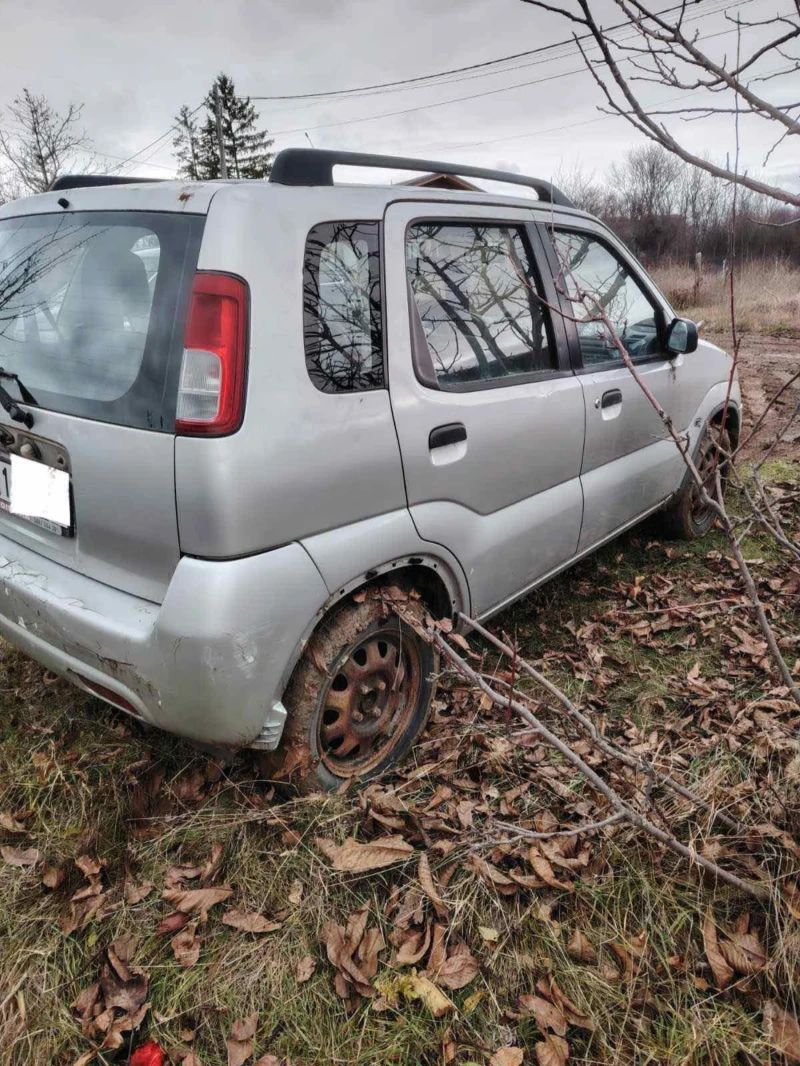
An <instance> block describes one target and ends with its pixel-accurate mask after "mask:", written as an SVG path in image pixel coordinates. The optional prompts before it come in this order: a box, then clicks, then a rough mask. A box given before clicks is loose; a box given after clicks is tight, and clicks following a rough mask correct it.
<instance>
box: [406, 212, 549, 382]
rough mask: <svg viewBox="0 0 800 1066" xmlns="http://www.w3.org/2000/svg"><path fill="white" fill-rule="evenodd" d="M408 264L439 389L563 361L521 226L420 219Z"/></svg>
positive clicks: (411, 236)
mask: <svg viewBox="0 0 800 1066" xmlns="http://www.w3.org/2000/svg"><path fill="white" fill-rule="evenodd" d="M406 268H407V272H408V281H409V285H410V287H411V292H412V294H413V299H414V306H415V309H416V312H417V314H418V316H419V321H420V323H421V325H422V330H423V332H424V335H425V339H426V341H427V346H428V351H429V352H430V358H431V360H432V363H433V370H434V373H435V376H436V383H437V385H438V387H439V388H440V389H444V390H451V391H454V390H458V389H460V388H467V389H470V388H485V387H488V386H489V385H492V384H499V385H502V384H508V385H510V384H514V383H516V382H517V381H519V380H520V379H521V378H522V377H523V376H529V375H532V374H540V373H542V372H543V371H548V370H554V369H555V368H556V352H555V347H554V345H553V341H552V338H551V335H550V325H549V320H548V317H547V314H546V310H545V308H544V306H543V304H542V302H541V290H540V287H539V283H538V280H537V278H536V277H535V275H534V270H533V257H532V255H530V254H529V252H528V248H527V242H526V240H525V237H524V235H523V230H522V228H520V227H516V226H498V225H484V224H480V223H461V222H456V223H450V222H421V223H417V224H415V225H413V226H411V227H410V228H409V230H408V234H407V237H406Z"/></svg>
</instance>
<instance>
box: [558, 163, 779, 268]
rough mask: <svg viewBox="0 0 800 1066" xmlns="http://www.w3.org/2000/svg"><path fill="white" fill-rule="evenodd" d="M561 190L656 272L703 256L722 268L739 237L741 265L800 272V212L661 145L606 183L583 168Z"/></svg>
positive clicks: (563, 177)
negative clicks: (777, 263)
mask: <svg viewBox="0 0 800 1066" xmlns="http://www.w3.org/2000/svg"><path fill="white" fill-rule="evenodd" d="M556 184H557V185H558V186H559V187H560V188H561V189H563V191H564V192H565V193H566V195H567V196H568V197H569V198H570V199H571V200H572V201H573V202H574V203H575V204H577V206H578V207H581V208H584V209H585V210H587V211H591V212H592V214H594V215H597V216H598V217H599V218H601V219H603V221H604V222H607V223H608V225H610V226H611V227H612V228H613V229H614V231H615V232H616V233H618V234H619V236H620V237H621V238H622V240H624V241H625V243H626V244H629V245H630V246H631V247H632V248H633V249H634V251H635V252H636V254H637V255H638V256H639V257H640V259H642V261H643V262H644V263H645V264H646V265H648V266H653V265H654V264H658V263H662V262H664V261H665V260H687V259H690V258H692V257H693V256H694V255H695V254H696V253H697V252H702V254H703V256H704V258H706V259H708V260H709V261H710V262H713V263H717V264H720V265H721V264H722V262H723V261H724V260H726V259H728V258H730V256H731V252H732V250H733V246H732V244H731V240H732V234H733V233H735V252H736V255H737V257H738V258H740V259H778V260H783V261H785V262H786V263H787V264H791V265H795V266H800V211H798V210H797V209H796V208H793V207H786V206H783V205H781V204H779V203H778V202H777V201H776V200H774V199H771V198H769V197H767V196H759V195H758V194H756V193H754V192H751V191H750V190H749V189H746V188H743V187H742V186H739V187H738V190H737V195H736V204H735V220H736V225H735V228H734V227H733V221H734V186H733V184H732V183H730V182H726V181H722V180H720V179H719V178H716V177H713V176H712V175H711V174H709V173H708V172H707V171H705V170H701V169H698V168H697V167H694V166H692V165H691V164H689V163H685V162H683V160H681V159H679V158H678V157H677V156H675V155H672V154H670V153H669V152H668V151H666V150H665V149H664V148H662V147H661V146H660V145H657V144H646V145H643V146H641V147H637V148H632V149H631V150H630V151H629V152H628V153H627V154H626V155H625V156H624V157H623V159H622V160H621V161H620V162H616V163H612V164H611V166H610V167H609V168H608V170H607V171H606V172H605V174H603V175H602V176H600V177H597V176H596V175H594V174H589V173H587V172H586V171H584V170H583V169H581V168H580V167H575V168H573V169H572V170H568V171H566V172H562V173H561V174H559V175H558V176H557V178H556Z"/></svg>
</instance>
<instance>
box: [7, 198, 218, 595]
mask: <svg viewBox="0 0 800 1066" xmlns="http://www.w3.org/2000/svg"><path fill="white" fill-rule="evenodd" d="M81 192H82V195H83V197H84V199H85V198H86V191H85V190H83V191H78V192H77V198H78V199H80V198H81ZM70 195H71V196H75V195H76V194H73V193H71V194H70ZM121 195H123V194H122V193H120V192H119V191H118V192H117V197H118V198H119V197H120V196H121ZM39 199H40V198H37V201H39ZM41 199H45V198H41ZM53 199H54V196H52V197H48V198H47V200H48V201H50V200H53ZM175 202H176V204H177V198H176V199H175ZM34 203H36V202H34ZM36 206H37V207H40V205H39V204H38V203H36ZM53 208H54V210H53V211H52V213H51V212H48V211H42V210H41V209H39V210H38V211H36V213H31V214H28V215H24V216H21V217H19V216H18V217H0V366H1V367H3V369H4V370H5V371H6V372H7V375H6V376H0V384H2V385H3V386H4V388H5V389H6V390H7V391H8V393H9V394H11V396H12V397H13V399H14V400H17V401H19V402H20V403H21V406H22V408H23V410H24V411H25V412H27V414H28V416H29V420H30V421H31V422H32V424H31V425H30V426H27V425H25V424H24V423H22V422H20V421H18V420H14V419H13V418H12V417H11V416H10V415H9V413H8V412H7V411H6V410H4V409H3V408H0V509H1V510H0V531H1V532H2V533H3V534H4V535H5V536H7V537H9V538H10V539H12V540H14V541H17V542H18V543H20V544H23V545H25V546H26V547H29V548H32V549H33V550H35V551H37V552H39V553H40V554H42V555H46V556H47V557H48V558H51V559H55V560H57V561H59V562H61V563H62V564H63V565H65V566H68V567H70V568H72V569H75V570H78V571H80V572H82V573H85V574H87V575H89V576H91V577H93V578H96V579H97V580H99V581H103V582H105V583H107V584H110V585H113V586H115V587H116V588H120V589H124V590H125V591H128V592H131V593H133V594H136V595H139V596H142V597H144V598H146V599H149V600H153V601H160V600H161V598H162V597H163V594H164V591H165V589H166V586H167V583H168V581H169V578H170V575H171V573H172V571H173V570H174V568H175V566H176V565H177V562H178V558H179V548H178V532H177V524H176V517H175V473H174V465H175V464H174V423H175V403H176V396H177V376H178V374H179V371H180V360H181V355H182V348H183V321H184V316H185V310H186V306H187V302H188V295H189V290H190V286H191V281H192V278H193V276H194V267H195V264H196V261H197V251H198V247H199V241H200V236H201V233H202V225H203V219H202V216H197V215H186V214H178V213H177V212H166V211H129V210H102V211H90V210H71V209H67V210H63V209H61V208H58V207H56V205H55V203H53ZM56 212H57V213H56ZM8 374H16V375H18V380H15V379H13V378H12V377H9V376H8ZM26 399H28V400H30V399H32V400H33V401H35V402H30V403H26V402H25V401H26ZM26 458H27V459H28V461H29V463H30V462H32V463H35V464H39V465H44V466H46V467H50V468H52V469H53V470H54V471H56V472H57V473H56V474H55V475H53V476H52V477H51V480H52V482H53V484H54V485H59V484H61V485H62V488H63V486H68V488H67V490H66V491H68V494H69V501H68V504H67V508H68V509H67V511H66V512H65V513H63V514H61V515H59V514H58V513H57V512H55V511H54V512H52V514H51V517H50V518H47V517H43V516H42V515H41V514H40V515H38V516H37V515H33V516H29V517H25V516H23V515H20V514H16V513H12V512H13V511H14V510H19V500H21V499H25V498H28V499H30V498H31V496H30V494H27V496H26V495H20V494H21V492H22V489H23V488H24V487H25V485H26V484H27V481H26V479H31V478H33V476H34V475H35V474H36V473H37V471H36V470H32V469H31V467H30V466H26V465H25V463H24V461H20V460H24V459H26ZM39 472H40V473H41V471H39ZM65 476H66V478H67V479H68V480H65ZM15 484H16V497H17V503H16V504H15ZM59 491H62V490H61V489H59ZM32 519H33V520H32Z"/></svg>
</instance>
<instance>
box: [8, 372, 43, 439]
mask: <svg viewBox="0 0 800 1066" xmlns="http://www.w3.org/2000/svg"><path fill="white" fill-rule="evenodd" d="M0 378H7V379H8V380H9V381H15V382H16V383H17V388H18V389H19V394H20V396H21V397H22V402H23V403H31V404H34V405H36V406H38V404H36V398H35V397H34V395H33V393H31V392H29V391H28V389H26V388H25V386H24V385H23V384H22V382H21V381H20V379H19V374H13V373H12V372H11V371H10V370H4V369H3V367H1V366H0ZM0 406H2V407H3V408H4V410H6V411H7V412H8V416H9V418H10V419H11V420H12V421H14V422H21V423H22V424H23V425H24V426H27V428H28V429H30V428H31V427H32V426H33V415H32V414H31V412H30V411H23V410H22V408H21V407H20V406H19V404H18V403H17V402H16V401H15V400H14V397H13V396H11V395H10V394H9V393H8V392H7V391H6V390H5V389H4V388H3V386H2V385H0Z"/></svg>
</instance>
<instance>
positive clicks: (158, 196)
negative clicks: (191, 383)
mask: <svg viewBox="0 0 800 1066" xmlns="http://www.w3.org/2000/svg"><path fill="white" fill-rule="evenodd" d="M218 195H219V196H221V197H222V198H223V199H225V200H226V201H231V200H233V201H236V202H237V203H238V204H240V205H246V204H247V203H248V202H250V203H254V204H255V203H259V204H261V205H263V204H264V202H265V198H268V200H274V201H275V203H276V206H277V205H278V203H280V204H281V209H285V208H287V207H288V206H289V205H290V204H291V202H292V201H293V200H295V201H299V200H301V199H302V200H303V201H304V202H306V203H307V202H308V198H309V197H313V198H314V199H315V200H317V201H318V202H319V203H320V206H321V208H322V205H324V204H327V205H329V206H330V209H331V210H335V209H336V207H337V206H342V205H343V203H346V204H347V206H348V210H351V211H352V210H356V209H357V208H358V209H359V210H360V211H361V213H362V215H363V217H366V218H380V217H382V215H383V212H384V211H385V209H386V207H387V206H388V205H389V204H391V203H394V202H396V201H409V200H412V201H414V200H419V201H424V202H427V203H431V202H441V203H462V204H466V203H471V204H479V205H485V206H499V207H516V208H525V209H528V210H531V209H533V210H535V211H539V212H541V213H542V214H543V215H550V214H552V213H554V212H556V213H558V214H560V215H563V214H570V215H576V216H579V217H584V218H586V217H591V216H588V215H587V214H586V212H584V211H579V210H577V209H576V208H572V207H564V206H562V205H557V206H556V205H554V204H551V203H547V202H545V201H542V200H537V199H534V198H533V197H527V196H514V195H513V194H509V193H505V192H500V193H497V192H489V191H486V192H479V191H475V192H473V191H463V192H462V191H460V190H456V189H435V188H430V187H426V186H411V185H405V184H396V185H389V184H360V183H342V184H336V185H329V186H289V185H279V184H275V183H270V182H268V181H261V180H253V179H241V180H240V179H228V180H224V181H223V180H217V181H186V180H167V181H148V182H141V183H138V182H136V181H135V180H134V181H132V182H130V183H129V184H119V185H101V186H93V187H85V188H84V187H81V188H70V189H66V190H55V191H53V192H46V193H39V194H37V195H35V196H28V197H25V198H23V199H20V200H12V201H10V202H9V203H6V204H4V205H3V206H2V207H0V220H2V219H4V218H9V217H19V216H23V215H34V214H48V213H59V212H61V211H64V210H70V211H120V210H122V211H179V212H181V213H185V214H206V213H207V212H208V209H209V207H210V204H211V201H212V200H213V199H214V198H215V197H216V196H218Z"/></svg>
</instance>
